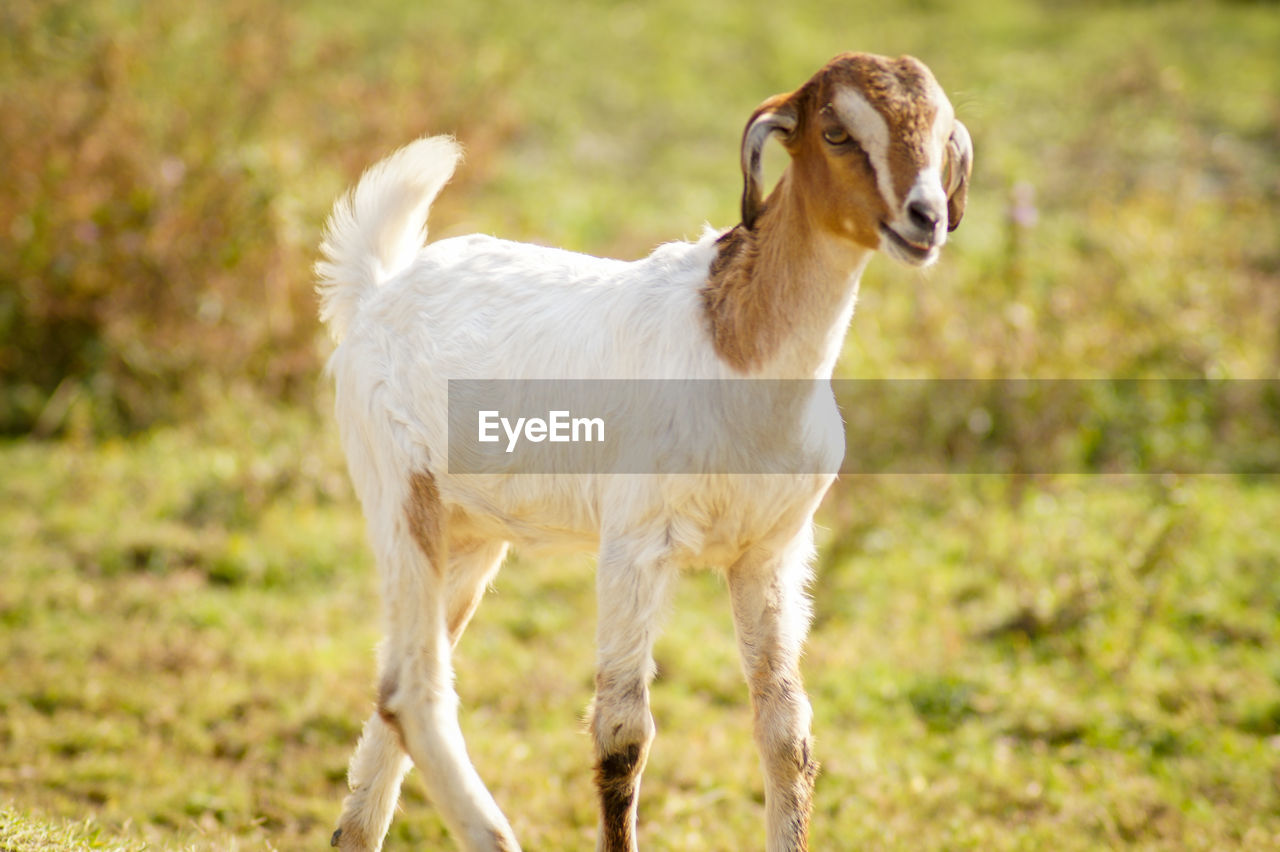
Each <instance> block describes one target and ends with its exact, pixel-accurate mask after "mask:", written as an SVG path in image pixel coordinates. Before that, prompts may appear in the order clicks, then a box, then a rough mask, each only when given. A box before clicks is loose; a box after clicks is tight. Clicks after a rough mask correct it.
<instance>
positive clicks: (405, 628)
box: [334, 475, 520, 852]
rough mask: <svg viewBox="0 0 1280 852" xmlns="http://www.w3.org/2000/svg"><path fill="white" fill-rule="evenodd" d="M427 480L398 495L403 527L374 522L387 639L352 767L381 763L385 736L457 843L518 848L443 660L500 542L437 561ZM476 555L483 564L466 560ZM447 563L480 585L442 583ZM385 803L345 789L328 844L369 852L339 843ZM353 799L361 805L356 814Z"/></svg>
mask: <svg viewBox="0 0 1280 852" xmlns="http://www.w3.org/2000/svg"><path fill="white" fill-rule="evenodd" d="M422 476H424V477H425V475H422ZM429 485H430V483H429V477H427V482H426V483H425V484H424V483H416V484H414V485H413V486H412V487H411V488H410V489H409V490H408V492H406V493H409V494H411V495H412V496H411V502H412V504H413V505H407V506H406V507H405V508H404V509H402V510H401V511H403V512H404V517H406V519H407V520H408V523H404V522H396V523H390V524H386V525H385V526H383V527H381V529H382V530H385V531H386V535H385V540H379V539H378V536H377V535H376V534H375V536H374V538H375V549H376V550H377V551H378V563H379V569H380V571H381V572H382V580H383V606H384V608H385V610H386V631H387V635H386V641H385V643H384V645H383V650H382V666H381V668H382V672H381V675H380V678H381V680H380V684H379V689H378V719H377V721H373V720H371V721H370V723H369V725H368V728H367V732H366V739H368V737H369V733H368V732H369V731H372V732H373V734H374V736H376V737H377V738H376V739H371V740H368V742H369V744H368V745H367V746H366V745H365V742H364V741H362V744H361V746H360V749H358V750H357V754H356V758H355V759H354V760H353V768H354V764H355V763H357V762H359V761H360V760H361V759H362V758H363V752H364V751H365V750H366V748H367V749H368V753H369V755H370V757H369V762H370V764H371V765H373V764H377V765H379V766H385V765H386V764H387V762H388V761H389V759H390V757H389V756H390V754H391V753H392V749H391V743H392V742H394V744H395V745H396V746H397V747H398V748H400V749H402V751H405V752H408V754H409V756H410V757H411V758H412V760H413V763H414V765H416V766H417V767H418V769H419V771H420V772H421V774H422V777H423V781H424V783H425V785H426V788H427V796H428V798H429V799H430V800H431V802H432V803H433V804H434V805H435V806H436V807H437V808H438V809H439V810H440V814H441V816H442V818H443V819H444V822H445V824H446V825H447V826H448V827H449V830H450V832H451V833H452V834H453V835H454V837H456V838H457V839H458V842H459V844H460V845H461V846H462V848H463V849H466V850H474V852H518V850H519V848H520V847H519V844H517V843H516V840H515V837H514V835H513V834H512V831H511V826H510V825H509V824H508V822H507V820H506V818H505V817H504V816H503V815H502V812H501V811H500V810H499V808H498V806H497V804H496V803H495V802H494V800H493V797H492V796H491V795H490V794H489V791H488V790H487V789H486V788H485V786H484V783H483V782H482V781H481V780H480V777H479V775H478V774H477V773H476V771H475V767H474V766H472V764H471V760H470V758H469V757H468V755H467V751H466V745H465V743H464V742H463V738H462V731H461V728H460V727H459V725H458V707H457V705H458V699H457V694H456V692H455V691H454V688H453V669H452V665H451V660H450V657H451V649H452V644H453V641H454V640H456V638H457V636H458V635H459V634H460V633H461V630H462V628H463V627H464V626H465V624H466V621H467V619H468V618H469V617H470V615H471V612H472V611H473V610H474V608H475V604H476V602H477V601H478V598H479V595H480V592H481V591H482V590H483V583H484V582H487V580H488V578H489V576H491V574H492V571H493V570H494V569H496V566H497V561H498V560H499V559H500V557H501V555H502V553H503V551H504V550H505V548H504V547H503V546H501V545H500V544H497V545H492V546H488V547H483V548H479V549H478V550H477V551H476V553H475V554H473V556H474V558H473V559H465V558H464V559H463V560H462V561H466V562H468V564H467V565H465V566H464V565H448V567H446V565H447V564H448V561H449V560H448V555H447V547H446V544H445V541H446V530H445V524H444V523H443V522H442V519H443V508H442V507H441V506H440V505H439V501H438V498H437V497H436V496H435V491H434V487H428V486H429ZM460 555H461V554H460ZM481 557H483V561H484V562H485V564H484V565H482V566H479V567H477V566H476V565H474V564H470V563H472V562H475V561H476V560H480V559H481ZM455 568H456V569H461V573H463V574H466V575H467V576H468V577H470V578H471V579H472V580H473V581H474V582H475V583H478V584H480V588H479V589H478V590H477V589H476V588H474V585H470V586H469V585H467V584H466V583H460V582H457V581H454V582H450V581H449V577H450V572H451V571H452V570H454V569H455ZM453 576H455V577H456V576H457V575H456V574H455V575H453ZM386 734H389V735H390V739H388V738H387V737H386ZM373 777H374V778H375V779H376V780H377V781H379V782H381V784H382V785H383V786H382V788H381V789H387V790H389V789H390V782H389V776H388V775H386V774H385V772H384V773H381V774H380V773H378V772H375V773H374V774H373ZM353 780H355V778H354V775H353ZM353 800H354V801H353ZM394 802H395V799H394V797H393V796H384V797H382V798H381V799H378V800H376V801H375V799H374V798H373V797H365V798H364V800H363V801H361V800H359V799H357V797H356V796H355V795H353V797H352V798H351V799H349V800H348V808H347V810H344V813H343V818H342V822H341V823H340V826H341V827H340V828H339V831H338V833H337V834H335V837H334V842H335V845H337V846H339V847H340V848H342V849H361V850H365V849H377V848H378V847H379V845H380V844H381V840H382V836H381V834H378V835H377V837H376V838H373V837H368V836H358V837H353V838H352V841H351V842H350V843H348V839H347V838H348V831H349V830H352V831H353V834H360V833H361V829H362V828H364V827H366V826H368V827H379V828H381V830H382V831H383V832H385V830H386V826H387V824H388V823H389V821H390V810H391V809H392V808H394ZM353 804H354V805H355V808H354V809H353V807H352V805H353ZM375 804H377V805H382V806H385V807H386V808H387V813H386V815H385V817H382V819H381V821H380V822H379V823H377V824H376V825H375V817H376V816H377V814H376V813H375V811H376V808H375V807H374V805H375ZM362 805H363V806H364V807H365V808H366V810H364V811H361V810H359V808H360V807H361V806H362Z"/></svg>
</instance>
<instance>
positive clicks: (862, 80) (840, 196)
mask: <svg viewBox="0 0 1280 852" xmlns="http://www.w3.org/2000/svg"><path fill="white" fill-rule="evenodd" d="M773 133H778V134H780V135H781V137H782V141H783V144H784V145H785V146H786V148H787V151H788V153H790V155H791V161H792V164H791V170H792V175H791V180H792V181H793V183H794V185H795V188H796V189H797V190H798V192H797V196H796V197H797V198H798V199H803V200H802V203H803V204H805V205H806V207H807V211H806V212H807V213H808V215H809V218H810V220H811V221H813V222H814V223H815V224H816V225H817V226H818V227H820V228H822V229H823V230H825V231H828V232H830V233H832V234H834V235H836V236H838V237H840V238H843V239H846V240H850V241H852V242H854V243H856V244H858V245H860V246H863V247H865V248H870V249H884V250H885V251H886V252H887V253H889V254H890V255H892V256H893V257H895V258H897V259H898V260H901V261H903V262H905V263H909V264H913V265H916V266H924V265H927V264H930V263H932V262H933V261H935V260H936V259H937V257H938V252H939V250H940V249H941V247H942V245H943V243H945V242H946V239H947V232H948V231H953V230H955V228H956V226H957V225H959V224H960V218H961V216H962V215H963V214H964V205H965V195H966V192H967V188H968V182H969V174H970V171H971V169H972V166H973V146H972V142H971V141H970V139H969V133H968V131H967V130H966V129H965V127H964V125H963V124H961V123H960V122H959V121H958V120H957V119H956V117H955V111H954V110H953V109H952V107H951V103H950V102H949V101H948V100H947V97H946V95H945V94H943V92H942V88H941V87H940V86H939V85H938V83H937V81H936V80H935V79H934V78H933V74H931V73H930V72H929V69H928V68H926V67H925V66H924V65H923V64H922V63H921V62H920V61H918V60H916V59H913V58H912V57H909V56H904V57H901V58H898V59H888V58H886V57H882V56H874V55H870V54H843V55H841V56H838V57H836V58H835V59H833V60H832V61H831V62H830V63H828V64H827V65H826V67H824V68H823V69H822V70H820V71H819V72H818V73H817V74H815V75H814V76H813V78H812V79H810V80H809V81H808V82H807V83H805V84H804V85H803V86H801V87H800V88H799V89H797V90H796V91H794V92H792V93H790V94H787V95H777V96H775V97H773V98H770V99H769V100H767V101H765V102H764V103H763V104H761V106H760V107H759V108H758V109H757V110H756V112H755V114H754V115H753V116H752V117H751V121H750V122H749V123H748V125H747V130H746V133H745V134H744V136H743V146H742V165H743V174H744V178H745V189H744V192H743V201H742V208H743V209H742V214H743V223H744V225H746V226H747V227H752V226H753V225H754V222H755V218H756V216H757V215H758V214H759V213H760V212H761V209H762V205H761V203H760V180H761V176H760V152H761V148H762V147H763V146H764V143H765V141H766V140H767V139H768V137H769V136H770V135H772V134H773Z"/></svg>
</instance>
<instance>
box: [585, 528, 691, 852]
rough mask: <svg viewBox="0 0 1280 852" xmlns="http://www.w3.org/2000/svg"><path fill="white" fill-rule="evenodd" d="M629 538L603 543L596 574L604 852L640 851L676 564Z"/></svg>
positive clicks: (596, 729) (594, 717)
mask: <svg viewBox="0 0 1280 852" xmlns="http://www.w3.org/2000/svg"><path fill="white" fill-rule="evenodd" d="M639 549H640V548H636V547H631V546H629V543H626V542H621V541H615V542H611V543H606V544H605V545H604V546H602V547H601V551H600V564H599V568H598V572H597V578H596V594H597V602H598V607H597V618H598V625H597V628H596V649H597V651H596V653H597V664H596V695H595V701H594V705H593V707H592V713H591V734H592V738H593V739H594V740H595V748H596V786H597V788H598V790H599V794H600V833H599V839H598V841H597V844H596V848H597V849H598V850H602V851H603V852H635V850H636V811H637V808H638V804H639V793H640V774H641V772H643V771H644V765H645V761H646V760H647V759H648V756H649V745H650V744H651V743H652V742H653V736H654V725H653V717H652V716H651V715H650V713H649V682H650V681H651V680H652V679H653V673H654V666H653V643H654V640H655V639H656V638H657V632H658V622H659V620H660V618H661V615H662V608H663V605H664V603H665V600H666V590H667V586H668V585H669V582H670V579H671V575H672V573H673V569H672V567H671V566H670V564H669V563H668V562H667V561H666V560H665V559H653V558H648V559H646V558H643V557H637V556H636V555H635V554H634V551H636V550H639Z"/></svg>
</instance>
